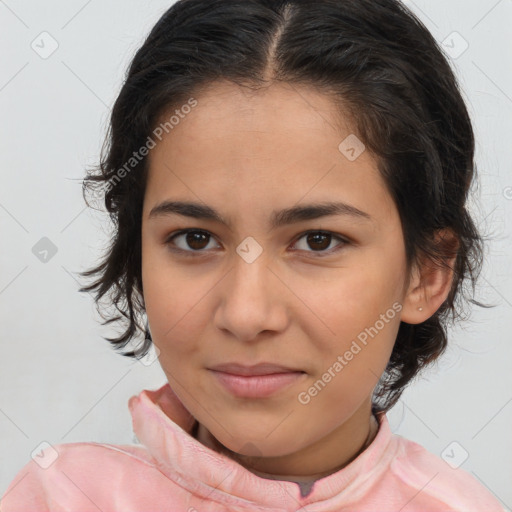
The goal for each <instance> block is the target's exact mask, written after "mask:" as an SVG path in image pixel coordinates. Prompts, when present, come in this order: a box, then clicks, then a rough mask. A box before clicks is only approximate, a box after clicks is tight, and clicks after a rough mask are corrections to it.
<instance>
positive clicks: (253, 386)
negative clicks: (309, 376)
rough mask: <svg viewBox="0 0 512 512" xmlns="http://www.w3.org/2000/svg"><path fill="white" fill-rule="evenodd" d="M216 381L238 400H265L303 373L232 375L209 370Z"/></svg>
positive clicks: (300, 377) (300, 376)
mask: <svg viewBox="0 0 512 512" xmlns="http://www.w3.org/2000/svg"><path fill="white" fill-rule="evenodd" d="M210 371H211V372H212V374H213V375H214V377H215V378H216V379H217V381H218V382H219V383H220V384H221V385H222V386H223V387H224V388H225V389H227V391H229V392H230V393H231V394H232V395H234V396H236V397H238V398H266V397H268V396H271V395H273V394H274V393H277V392H278V391H282V390H283V389H285V388H287V387H289V386H291V385H292V384H294V383H295V382H297V381H298V380H301V379H302V378H303V377H304V376H305V375H306V374H305V373H304V372H294V371H287V372H285V373H271V374H267V375H252V376H247V375H246V376H244V375H233V374H232V373H226V372H220V371H216V370H210Z"/></svg>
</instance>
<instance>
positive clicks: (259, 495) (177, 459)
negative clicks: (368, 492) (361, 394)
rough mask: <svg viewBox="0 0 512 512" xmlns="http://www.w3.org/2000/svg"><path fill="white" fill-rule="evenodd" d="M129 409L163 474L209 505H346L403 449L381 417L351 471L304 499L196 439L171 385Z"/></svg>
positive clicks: (291, 486) (133, 401)
mask: <svg viewBox="0 0 512 512" xmlns="http://www.w3.org/2000/svg"><path fill="white" fill-rule="evenodd" d="M128 407H129V409H130V413H131V415H132V425H133V430H134V433H135V435H136V436H137V438H138V439H139V441H140V442H141V443H142V444H143V445H145V447H146V448H147V450H148V451H149V453H150V454H151V455H152V456H153V457H154V459H155V460H156V462H157V465H158V468H159V469H160V471H161V472H162V473H164V474H165V475H166V476H167V477H168V478H170V479H172V480H174V481H176V482H177V483H179V485H181V486H182V487H184V488H186V489H188V490H189V491H190V492H192V493H193V494H196V495H198V496H200V497H202V498H204V499H207V500H208V501H212V500H215V501H219V502H222V503H226V504H232V505H235V504H240V503H241V502H243V503H244V504H246V505H247V503H252V504H254V506H258V507H260V509H261V507H263V508H264V507H269V508H274V510H275V507H276V506H279V505H280V506H282V507H283V509H287V508H290V507H291V509H292V510H293V509H296V507H298V506H299V507H301V506H305V505H308V504H312V503H318V502H322V501H326V500H330V499H333V500H334V501H333V502H332V504H333V505H335V504H336V502H337V500H336V498H335V497H336V496H339V495H342V497H343V504H346V503H347V501H346V499H348V498H350V496H355V495H356V494H359V492H362V491H363V489H361V487H362V486H364V483H365V481H366V480H367V479H368V478H369V477H370V476H373V478H375V477H376V476H377V475H372V473H375V472H379V473H380V472H383V471H385V469H386V467H387V466H388V464H389V463H390V462H391V460H392V458H393V456H394V452H395V451H396V448H397V443H396V439H395V438H394V436H393V435H392V433H391V429H390V427H389V423H388V420H387V417H386V415H385V414H384V413H381V414H380V415H378V416H377V419H378V422H379V431H378V433H377V435H376V437H375V438H374V440H373V442H372V443H371V444H370V445H369V446H368V447H367V448H366V449H365V450H364V451H363V452H362V453H360V454H359V455H358V457H356V458H355V459H354V460H353V461H351V462H350V463H349V464H348V465H347V466H345V467H344V468H342V469H341V470H339V471H337V472H335V473H332V474H330V475H328V476H326V477H323V478H321V479H319V480H316V481H315V482H314V483H313V484H312V486H311V485H310V486H307V487H308V488H309V493H308V494H306V496H302V494H301V488H300V487H299V485H298V484H297V483H296V482H290V481H284V480H272V479H268V478H262V477H259V476H257V475H255V474H254V473H252V472H251V471H249V470H248V469H246V468H245V467H243V466H242V465H240V464H239V463H238V462H236V461H234V460H232V459H230V458H229V457H227V456H226V455H224V454H221V453H218V452H216V451H214V450H212V449H211V448H209V447H207V446H205V445H203V444H202V443H200V442H199V441H198V440H197V439H195V438H194V437H193V435H192V432H193V431H194V428H195V426H196V423H197V421H196V420H195V419H194V417H193V416H192V415H191V414H190V413H189V411H188V410H187V409H186V408H185V406H184V405H183V403H182V402H181V401H180V399H179V398H178V397H177V395H176V394H175V393H174V391H173V390H172V388H171V387H170V385H169V383H166V384H164V385H163V386H162V387H160V388H159V389H156V390H143V391H142V392H141V393H140V394H139V395H136V396H132V397H131V398H130V399H129V402H128ZM373 478H372V479H371V480H373ZM356 491H357V492H356ZM303 492H307V491H304V489H303ZM354 493H355V494H354ZM349 501H350V499H349ZM330 503H331V502H330ZM340 504H341V503H337V505H338V506H339V505H340ZM328 508H329V509H330V507H328ZM325 510H327V509H325ZM333 510H336V508H333Z"/></svg>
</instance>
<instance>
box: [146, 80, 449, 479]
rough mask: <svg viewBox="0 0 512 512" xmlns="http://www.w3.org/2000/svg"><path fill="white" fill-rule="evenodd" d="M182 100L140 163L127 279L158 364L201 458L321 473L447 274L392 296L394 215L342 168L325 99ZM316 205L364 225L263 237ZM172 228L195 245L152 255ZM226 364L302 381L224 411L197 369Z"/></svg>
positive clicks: (423, 271) (398, 261)
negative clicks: (171, 210) (283, 371)
mask: <svg viewBox="0 0 512 512" xmlns="http://www.w3.org/2000/svg"><path fill="white" fill-rule="evenodd" d="M195 97H196V99H197V101H198V105H197V106H196V107H195V108H194V109H193V110H192V111H191V112H190V113H189V114H188V115H187V116H185V118H184V119H181V120H180V122H179V124H177V125H176V126H175V127H174V128H173V129H172V131H169V133H168V134H165V133H164V136H163V138H162V140H161V141H160V142H158V143H157V145H156V147H155V148H154V149H152V150H151V151H150V154H149V157H148V158H149V175H148V182H147V188H146V193H145V198H144V206H143V219H142V278H143V289H144V303H145V307H146V312H147V316H148V322H149V325H150V329H151V334H152V338H153V341H154V344H155V346H156V347H157V349H158V350H159V351H160V353H159V362H160V364H161V366H162V369H163V371H164V372H165V375H166V376H167V379H168V381H169V383H170V385H171V387H172V388H173V390H174V391H175V393H176V394H177V395H178V397H179V398H180V400H181V401H182V402H183V404H184V405H185V407H186V408H187V409H188V410H189V411H190V412H191V414H192V415H193V416H194V417H195V418H196V419H197V421H198V422H199V429H198V439H199V440H200V442H202V443H203V444H205V445H206V446H209V447H210V448H213V449H214V450H217V451H219V452H223V453H227V454H229V456H231V457H233V458H234V459H236V460H237V461H238V462H240V464H242V465H244V466H245V467H246V468H248V469H250V470H251V471H255V472H264V473H265V474H272V475H276V476H278V477H279V478H280V479H283V480H294V478H296V479H297V480H299V479H302V480H304V479H307V478H319V477H321V476H325V475H328V474H331V473H333V472H334V471H336V470H338V469H340V468H342V467H343V466H345V465H346V464H348V463H349V462H350V461H351V460H353V459H354V458H355V457H356V456H357V455H358V454H359V453H360V451H361V449H362V448H363V447H364V443H365V441H366V440H367V439H368V436H369V435H370V438H369V439H368V440H369V441H371V440H372V439H373V437H374V435H375V433H374V432H373V433H372V432H371V430H370V427H371V420H372V415H371V395H372V391H373V390H374V388H375V386H376V384H377V382H378V379H379V378H380V376H381V375H382V373H383V372H384V369H385V367H386V364H387V362H388V360H389V357H390V354H391V351H392V349H393V345H394V342H395V339H396V335H397V332H398V328H399V325H400V321H404V322H407V323H411V324H416V323H420V322H423V321H425V320H426V319H428V318H429V317H430V316H432V315H433V314H434V313H435V311H436V310H437V309H438V308H439V306H440V305H441V304H442V302H443V301H444V300H445V298H446V297H447V294H448V292H449V289H450V285H451V280H452V273H451V272H450V271H446V270H440V269H437V270H430V271H429V272H427V267H426V266H425V267H422V268H416V267H415V268H414V269H413V271H412V272H411V275H410V277H411V279H410V282H409V283H408V282H407V279H406V278H407V274H406V260H405V246H404V239H403V232H402V227H401V222H400V218H399V216H398V211H397V209H396V206H395V205H394V203H393V201H392V198H391V196H390V194H389V192H388V191H387V189H386V187H385V185H384V182H383V180H382V178H381V176H380V174H379V172H378V170H377V163H376V161H375V160H374V159H373V157H372V156H371V155H370V153H369V151H364V152H363V153H362V154H361V155H360V156H359V157H358V158H357V159H356V160H355V161H349V160H348V159H347V158H346V157H345V156H344V155H343V154H342V153H341V152H340V150H339V149H338V145H339V144H340V142H341V141H342V140H344V139H345V138H346V137H347V136H348V135H350V134H353V133H354V130H353V128H351V127H350V123H349V120H348V118H345V117H342V118H341V122H340V114H339V112H338V111H337V110H336V109H335V105H334V104H333V103H332V102H331V100H330V99H329V98H328V97H327V96H325V95H322V94H321V93H319V92H318V91H315V90H314V89H309V88H304V87H302V88H300V89H298V88H296V87H291V86H290V85H286V84H284V85H283V84H281V85H272V86H271V87H269V88H266V89H263V90H260V91H258V92H257V93H251V94H248V93H247V91H245V90H242V89H240V88H239V87H238V86H236V85H232V84H229V83H225V82H217V83H215V84H212V85H211V87H210V88H208V89H206V90H205V91H203V92H202V93H201V94H200V95H198V96H195ZM164 117H166V118H167V119H168V117H167V116H164ZM164 200H180V201H196V202H200V203H204V204H207V205H209V206H210V207H212V208H214V209H216V210H218V211H219V213H220V214H221V215H222V216H223V218H226V219H229V220H230V221H231V223H232V224H231V227H227V226H224V225H223V224H220V223H218V222H216V221H213V220H203V219H193V218H188V217H184V216H180V215H176V214H174V215H169V216H167V217H155V218H149V213H150V211H151V209H152V208H153V207H154V206H155V205H157V204H158V203H160V202H161V201H164ZM326 201H327V202H329V201H344V202H346V203H349V204H351V205H353V206H355V207H357V208H359V209H360V210H363V211H364V212H366V213H368V214H369V215H370V216H371V217H372V220H371V221H367V220H363V219H357V218H355V217H349V216H328V217H322V218H319V219H316V220H306V221H301V222H298V223H295V224H291V225H286V226H282V227H279V228H277V229H275V230H273V231H272V230H270V229H269V221H270V214H271V212H272V211H273V210H279V209H284V208H289V207H292V206H296V205H297V204H300V205H304V204H306V203H307V204H311V203H320V202H326ZM183 229H196V230H197V229H200V230H202V231H207V232H208V234H209V235H210V236H209V237H208V236H205V237H203V238H202V239H201V238H200V240H199V242H196V243H195V244H194V242H193V241H192V244H190V243H189V244H187V238H186V235H181V236H178V237H177V238H175V239H174V240H173V241H172V242H169V243H168V244H167V245H166V240H167V239H168V238H169V236H170V235H172V234H173V233H176V232H178V231H180V230H183ZM318 230H325V231H329V232H331V233H332V234H333V236H332V237H330V238H329V237H327V238H326V239H325V240H323V241H321V242H320V243H319V242H318V241H316V242H315V240H314V239H313V240H310V241H309V243H308V237H307V235H306V236H305V235H304V232H305V231H313V232H315V231H318ZM313 234H314V233H313ZM249 236H250V237H253V238H254V239H255V240H256V241H257V242H258V244H259V245H260V246H261V248H262V249H263V252H262V253H261V254H260V255H259V256H258V257H257V258H256V259H255V261H253V262H252V263H248V262H247V261H246V260H244V259H243V258H242V257H241V256H240V255H239V254H238V253H237V252H236V249H237V247H238V246H239V245H240V244H241V242H242V241H243V240H244V239H245V238H246V237H249ZM336 236H341V237H342V238H344V239H347V240H348V241H349V242H350V243H343V242H342V241H341V240H339V239H337V238H336ZM189 242H190V239H189ZM315 243H316V245H315ZM319 247H320V249H319ZM172 248H174V249H182V251H184V252H185V251H188V253H189V254H192V253H193V254H192V255H191V256H190V257H187V256H186V255H183V254H180V253H179V252H173V251H172V250H171V249H172ZM294 249H295V250H294ZM336 249H339V250H338V251H336ZM194 251H195V252H194ZM201 251H202V252H201ZM322 251H323V252H322ZM322 254H324V256H323V257H322ZM201 255H202V256H201ZM394 303H398V304H400V305H401V311H399V312H397V313H396V315H395V316H394V318H393V319H390V320H389V319H388V322H386V323H385V326H384V328H382V329H381V330H379V332H378V334H377V335H375V336H374V337H373V338H371V337H369V338H368V343H367V345H366V346H363V345H361V344H360V345H361V347H362V350H361V351H360V352H359V353H357V355H355V356H354V357H353V359H352V360H351V361H349V362H348V364H346V366H344V368H343V370H342V371H340V372H338V373H337V374H336V376H335V377H334V378H332V379H331V381H330V382H329V383H328V384H327V385H326V386H325V387H324V388H323V389H322V390H321V391H320V392H319V393H318V394H317V395H316V396H314V397H312V398H311V400H310V401H309V403H307V404H302V403H300V402H299V400H298V395H299V393H301V392H304V391H307V390H308V389H309V388H310V387H311V386H312V385H313V384H314V383H315V382H316V381H318V380H319V379H321V378H322V375H323V374H324V373H325V372H326V371H327V369H328V368H329V367H332V366H333V364H334V362H335V361H336V360H337V357H338V356H339V355H343V354H344V353H345V352H346V351H347V350H348V349H349V348H350V346H351V343H352V341H353V340H355V339H356V338H357V336H358V334H360V333H361V332H362V331H364V329H365V328H368V327H370V326H374V325H375V323H376V321H377V320H379V318H381V316H380V315H382V314H386V312H387V311H390V310H392V309H393V308H392V305H393V304H394ZM420 306H421V307H422V308H423V310H422V311H419V310H418V307H420ZM231 361H242V362H247V363H248V364H255V363H257V362H261V361H270V362H273V363H276V364H278V363H280V364H283V365H286V366H291V367H294V368H299V369H301V370H302V371H304V372H305V374H304V375H302V377H301V378H300V379H299V380H298V381H297V382H296V383H294V384H293V385H291V386H290V387H288V388H286V389H284V390H282V391H279V392H278V393H275V394H274V395H272V396H271V397H267V398H256V399H255V398H237V397H234V396H233V395H231V394H230V393H229V392H228V391H227V390H225V388H223V387H222V386H221V385H220V384H219V382H218V381H217V379H216V378H215V377H214V375H213V374H212V372H211V371H210V370H208V368H209V367H211V366H213V365H215V364H220V363H224V362H231Z"/></svg>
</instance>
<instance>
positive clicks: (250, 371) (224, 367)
mask: <svg viewBox="0 0 512 512" xmlns="http://www.w3.org/2000/svg"><path fill="white" fill-rule="evenodd" d="M208 369H209V370H213V371H217V372H223V373H229V374H231V375H241V376H244V377H254V376H261V375H272V374H282V373H297V372H299V373H304V372H303V370H301V369H299V368H291V367H288V366H283V365H277V364H273V363H266V362H264V363H258V364H255V365H252V366H249V365H244V364H240V363H224V364H218V365H216V366H212V367H211V368H208Z"/></svg>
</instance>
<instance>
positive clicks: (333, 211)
mask: <svg viewBox="0 0 512 512" xmlns="http://www.w3.org/2000/svg"><path fill="white" fill-rule="evenodd" d="M172 215H181V216H184V217H191V218H193V219H204V220H212V221H215V222H218V223H220V224H224V225H225V226H227V227H228V228H231V223H230V221H229V220H227V219H225V218H224V217H222V215H221V214H220V213H219V212H217V211H216V210H215V209H214V208H211V207H210V206H208V205H205V204H202V203H196V202H190V201H170V200H166V201H162V202H161V203H159V204H157V205H156V206H154V207H153V208H152V209H151V211H150V213H149V216H148V218H149V219H154V218H158V217H167V216H172ZM330 215H345V216H349V217H352V218H354V219H360V220H366V221H374V219H373V217H371V216H370V215H369V214H368V213H366V212H363V211H362V210H359V209H358V208H356V207H355V206H352V205H350V204H346V203H340V202H325V203H319V204H306V205H304V206H293V207H291V208H285V209H284V210H278V211H275V210H274V211H273V212H272V214H271V217H270V229H272V230H273V229H276V228H278V227H281V226H285V225H288V224H294V223H297V222H302V221H307V220H314V219H319V218H321V217H327V216H330Z"/></svg>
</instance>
